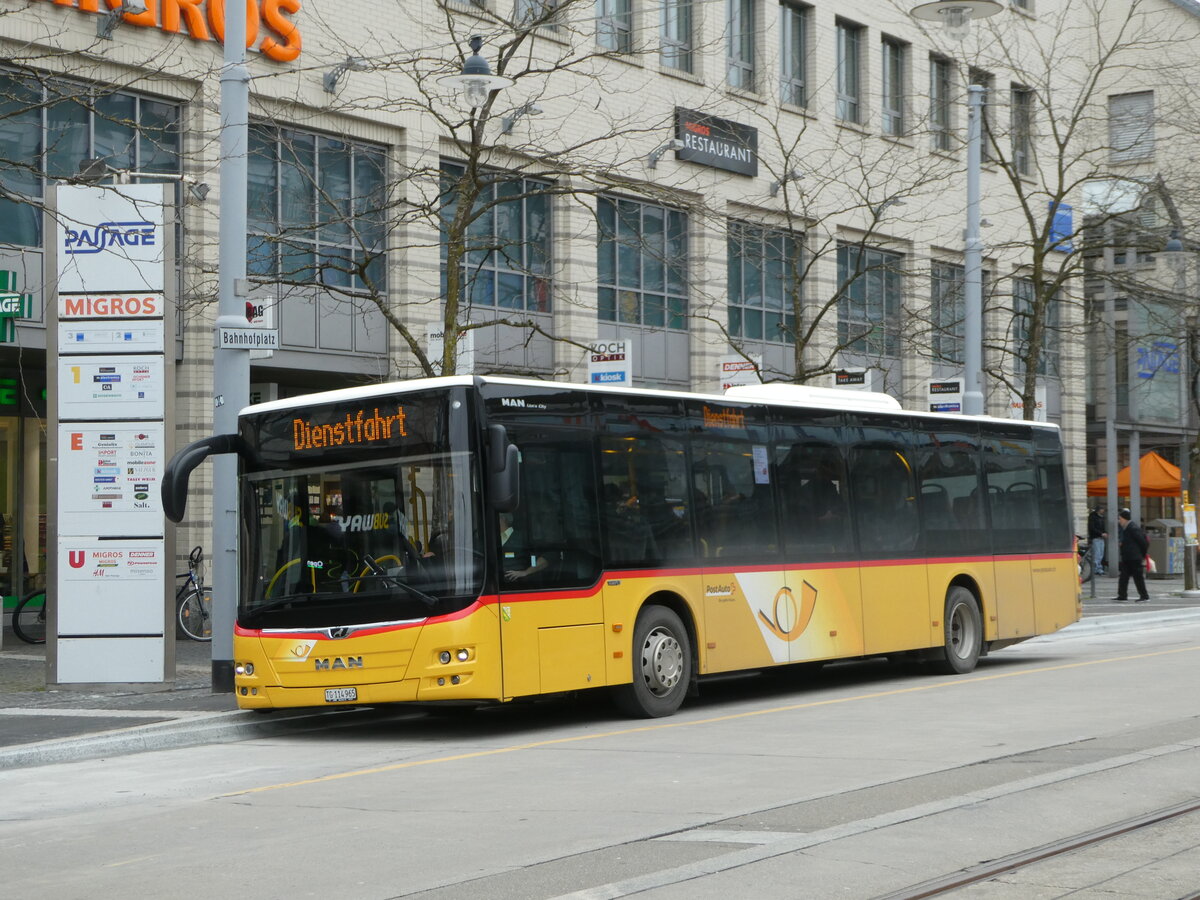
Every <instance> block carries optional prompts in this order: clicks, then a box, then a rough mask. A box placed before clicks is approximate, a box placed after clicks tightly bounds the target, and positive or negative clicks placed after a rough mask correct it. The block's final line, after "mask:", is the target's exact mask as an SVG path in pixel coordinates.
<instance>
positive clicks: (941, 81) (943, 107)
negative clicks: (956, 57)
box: [929, 56, 953, 151]
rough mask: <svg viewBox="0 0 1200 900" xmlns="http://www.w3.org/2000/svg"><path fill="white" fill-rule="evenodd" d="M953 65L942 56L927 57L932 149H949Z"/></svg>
mask: <svg viewBox="0 0 1200 900" xmlns="http://www.w3.org/2000/svg"><path fill="white" fill-rule="evenodd" d="M952 72H953V67H952V64H951V62H950V60H948V59H946V58H945V57H942V56H931V57H929V131H930V133H931V135H932V137H933V149H934V150H942V151H948V150H949V149H950V136H951V130H950V129H951V124H952V123H951V120H950V83H951V82H950V79H951V73H952Z"/></svg>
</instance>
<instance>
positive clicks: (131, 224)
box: [47, 184, 174, 684]
mask: <svg viewBox="0 0 1200 900" xmlns="http://www.w3.org/2000/svg"><path fill="white" fill-rule="evenodd" d="M170 193H171V192H170V189H169V188H168V187H166V186H165V185H162V184H139V185H114V186H112V187H98V186H93V185H88V186H68V185H63V186H59V187H57V188H56V189H55V191H54V204H53V206H54V210H53V216H52V218H51V217H49V216H48V227H47V234H52V235H54V236H55V242H54V246H53V248H52V254H48V256H51V255H52V258H53V260H54V262H53V270H52V272H51V273H48V274H50V275H51V277H50V278H49V279H48V280H49V281H51V282H53V283H54V284H55V285H56V286H57V292H56V295H55V297H54V301H53V307H52V309H53V312H54V316H53V319H52V320H51V324H52V326H53V329H54V335H55V337H54V339H53V340H52V341H50V342H48V343H49V344H50V347H51V348H53V356H54V359H53V360H52V362H51V372H52V373H53V379H54V389H53V391H52V410H53V428H52V432H51V433H52V435H53V436H54V441H55V452H54V460H55V461H56V463H55V465H54V473H55V478H54V486H55V504H54V509H55V513H56V515H55V519H54V521H55V525H54V545H55V552H54V557H53V558H54V564H53V568H52V570H51V571H52V576H53V577H52V593H51V607H52V615H51V623H52V629H51V630H52V634H53V637H54V641H55V644H54V650H53V651H52V653H51V654H49V656H48V659H49V660H50V662H51V673H50V679H49V680H50V681H52V682H54V683H57V684H62V683H78V682H89V683H106V682H107V683H146V682H162V681H165V680H166V677H167V666H168V664H169V663H170V661H171V660H173V652H171V648H170V646H169V645H168V637H171V638H173V637H174V630H173V629H172V628H169V627H168V617H167V606H168V598H167V593H166V592H167V585H168V581H167V579H168V577H169V576H170V575H171V574H172V573H171V572H170V571H169V570H170V568H171V566H170V565H169V564H168V560H167V553H168V544H167V541H166V531H165V522H164V519H163V513H162V500H161V495H160V489H161V484H162V473H163V468H164V466H165V464H166V461H167V455H168V451H169V449H170V448H169V447H168V446H167V436H168V435H169V434H170V430H169V428H168V422H167V410H166V398H167V397H168V396H169V395H170V388H171V368H170V366H171V360H170V359H169V358H168V357H167V356H166V352H165V351H166V349H167V344H168V341H167V340H166V334H167V321H168V320H167V310H169V309H171V310H173V306H172V304H171V303H169V302H168V299H169V298H168V293H169V287H168V279H167V278H166V272H167V269H168V266H169V264H170V263H171V261H170V260H169V259H168V257H169V255H170V248H171V247H172V246H173V244H172V237H171V228H170V227H169V226H168V223H167V216H166V215H165V213H166V210H167V204H168V202H169V196H170Z"/></svg>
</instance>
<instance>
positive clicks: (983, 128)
mask: <svg viewBox="0 0 1200 900" xmlns="http://www.w3.org/2000/svg"><path fill="white" fill-rule="evenodd" d="M995 80H996V79H995V78H993V77H992V76H991V75H990V74H989V73H987V72H985V71H983V69H975V68H972V69H971V70H970V71H969V73H968V81H969V83H970V84H977V85H979V86H980V87H981V88H983V96H982V97H981V98H980V99H981V100H982V104H981V106H980V111H981V113H982V115H983V118H982V121H980V123H979V132H980V135H981V136H982V138H983V139H982V140H981V141H980V147H979V150H980V159H981V160H982V161H983V162H990V161H991V160H993V159H994V158H995V153H994V152H993V150H992V112H991V109H992V107H991V104H992V90H993V88H994V85H995Z"/></svg>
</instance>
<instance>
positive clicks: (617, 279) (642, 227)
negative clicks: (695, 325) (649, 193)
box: [596, 197, 688, 331]
mask: <svg viewBox="0 0 1200 900" xmlns="http://www.w3.org/2000/svg"><path fill="white" fill-rule="evenodd" d="M596 213H597V216H598V217H599V223H600V229H599V244H598V252H597V267H598V273H597V278H598V296H597V305H598V315H599V318H600V319H602V320H605V321H609V322H621V323H625V324H631V325H649V326H652V327H657V328H664V327H665V328H674V329H678V330H681V331H683V330H686V329H687V314H688V309H687V306H688V302H687V265H688V238H687V215H686V214H685V213H683V212H680V211H679V210H676V209H669V208H667V207H665V206H658V205H657V204H650V203H638V202H636V201H634V200H623V199H618V198H615V197H601V198H600V199H599V200H598V201H597V204H596Z"/></svg>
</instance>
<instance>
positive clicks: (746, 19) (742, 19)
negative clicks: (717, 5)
mask: <svg viewBox="0 0 1200 900" xmlns="http://www.w3.org/2000/svg"><path fill="white" fill-rule="evenodd" d="M726 9H727V10H728V16H729V38H728V41H727V44H726V56H727V62H728V69H729V75H728V81H729V86H730V87H735V88H741V89H742V90H746V91H752V90H754V37H755V35H754V0H726Z"/></svg>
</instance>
